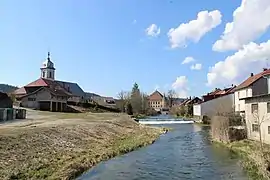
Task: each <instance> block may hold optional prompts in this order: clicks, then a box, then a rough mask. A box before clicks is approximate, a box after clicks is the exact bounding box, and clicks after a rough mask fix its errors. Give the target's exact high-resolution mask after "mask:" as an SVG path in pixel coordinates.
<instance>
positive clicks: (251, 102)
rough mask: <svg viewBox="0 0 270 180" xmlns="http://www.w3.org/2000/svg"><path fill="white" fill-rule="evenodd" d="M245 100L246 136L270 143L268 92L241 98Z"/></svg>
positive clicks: (269, 99)
mask: <svg viewBox="0 0 270 180" xmlns="http://www.w3.org/2000/svg"><path fill="white" fill-rule="evenodd" d="M242 100H244V101H245V118H246V125H247V133H248V138H249V139H252V140H257V141H259V140H260V133H259V129H260V130H261V135H262V140H263V142H264V143H267V144H270V94H265V95H261V96H255V97H247V98H244V99H242Z"/></svg>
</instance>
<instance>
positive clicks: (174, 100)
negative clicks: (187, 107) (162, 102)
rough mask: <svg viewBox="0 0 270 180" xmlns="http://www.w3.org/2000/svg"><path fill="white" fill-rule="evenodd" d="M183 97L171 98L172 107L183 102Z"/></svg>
mask: <svg viewBox="0 0 270 180" xmlns="http://www.w3.org/2000/svg"><path fill="white" fill-rule="evenodd" d="M184 100H185V99H183V98H173V99H172V107H178V106H180V105H181V104H182V102H184Z"/></svg>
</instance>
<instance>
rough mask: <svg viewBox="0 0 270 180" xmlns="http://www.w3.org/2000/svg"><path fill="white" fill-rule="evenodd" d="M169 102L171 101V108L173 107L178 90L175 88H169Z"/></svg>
mask: <svg viewBox="0 0 270 180" xmlns="http://www.w3.org/2000/svg"><path fill="white" fill-rule="evenodd" d="M167 96H168V101H169V102H168V103H169V108H171V107H172V105H173V100H174V98H176V92H175V91H174V90H173V89H171V90H169V91H168V95H167Z"/></svg>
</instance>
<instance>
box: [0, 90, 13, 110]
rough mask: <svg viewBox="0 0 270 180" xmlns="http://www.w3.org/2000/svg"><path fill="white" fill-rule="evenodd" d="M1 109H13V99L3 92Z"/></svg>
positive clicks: (0, 99)
mask: <svg viewBox="0 0 270 180" xmlns="http://www.w3.org/2000/svg"><path fill="white" fill-rule="evenodd" d="M0 108H13V102H12V99H11V98H10V97H9V96H8V95H7V94H6V93H3V92H0Z"/></svg>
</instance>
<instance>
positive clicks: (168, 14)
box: [0, 0, 270, 97]
mask: <svg viewBox="0 0 270 180" xmlns="http://www.w3.org/2000/svg"><path fill="white" fill-rule="evenodd" d="M252 1H254V0H252ZM267 1H268V0H258V2H261V4H262V5H263V6H258V7H260V8H269V7H270V3H268V2H267ZM241 2H242V1H241V0H233V1H228V0H219V1H216V0H215V1H214V0H205V1H198V0H189V1H180V0H79V1H74V0H57V1H55V0H46V1H45V0H39V1H36V0H25V1H20V0H3V1H1V2H0V23H1V28H0V40H1V43H0V55H1V60H0V61H1V66H2V68H1V71H0V74H1V82H0V83H8V84H12V85H18V86H22V85H25V84H27V83H29V82H31V81H33V80H35V79H37V78H39V76H40V70H39V68H40V66H41V64H42V62H43V61H44V60H45V58H46V55H47V51H48V50H50V52H51V58H52V61H53V62H54V63H55V66H56V78H57V79H59V80H67V81H73V82H77V83H78V84H79V85H80V86H81V87H82V88H83V89H84V90H85V91H90V92H96V93H99V94H102V95H106V96H114V97H116V95H117V93H118V92H119V91H121V90H130V89H131V88H132V85H133V83H134V82H137V83H138V84H139V86H140V88H141V90H142V91H145V92H147V93H150V92H152V91H154V90H155V88H156V87H158V89H159V90H160V91H167V90H168V89H171V88H175V90H176V91H177V92H179V95H181V96H183V95H188V96H189V95H191V96H193V95H197V96H200V95H202V94H203V93H206V92H208V91H210V90H212V89H213V88H214V87H224V86H227V85H230V84H232V83H238V82H241V80H243V78H245V77H246V76H247V74H249V73H250V70H252V71H253V70H254V71H255V72H256V71H259V70H260V68H261V67H262V66H264V64H265V58H267V57H270V56H269V55H270V54H269V53H266V54H265V51H266V50H265V51H264V52H262V53H261V54H259V55H258V54H256V53H255V55H258V57H259V60H260V61H258V62H257V61H256V62H255V64H258V63H261V64H260V66H258V68H254V59H258V58H257V56H254V53H253V54H252V52H251V55H253V56H252V57H251V58H250V60H249V62H250V63H249V65H248V66H247V67H243V66H242V67H241V66H238V65H237V63H238V64H239V62H240V60H239V58H238V59H237V57H238V56H237V54H236V56H237V57H236V56H235V53H237V52H240V54H241V52H243V51H244V52H246V51H245V45H247V44H249V43H251V42H254V43H257V44H253V45H254V46H256V45H258V46H259V45H260V44H259V43H262V42H267V40H268V39H269V38H270V35H269V30H268V28H269V25H270V22H269V21H270V20H268V19H269V18H266V19H267V20H265V22H264V23H263V24H262V26H260V27H262V28H264V29H263V31H262V30H261V29H262V28H261V29H259V30H258V29H257V31H256V29H255V30H250V31H251V32H248V33H246V34H245V33H244V34H245V37H242V38H239V43H238V45H239V46H234V47H232V48H230V47H228V46H225V45H224V46H222V48H219V50H214V48H213V44H214V43H215V42H216V41H217V40H219V39H221V35H222V33H223V32H224V30H225V26H226V23H229V22H235V29H236V30H234V33H231V34H232V35H230V34H229V35H228V37H226V39H225V40H228V39H229V38H231V39H233V38H232V37H235V36H233V35H235V34H237V31H238V34H239V31H240V30H241V28H240V27H242V28H243V27H245V28H244V29H246V28H248V27H250V24H248V21H247V22H245V23H246V24H245V23H243V22H244V20H245V19H244V20H243V19H240V20H241V21H240V20H239V18H238V19H237V18H235V17H237V16H234V15H233V12H234V11H235V10H236V9H237V8H238V7H239V6H240V5H241ZM253 3H256V2H253ZM263 3H264V4H263ZM258 4H259V3H258ZM242 5H243V4H242ZM245 7H254V5H253V6H252V4H249V5H246V6H244V5H243V8H242V9H244V11H243V12H249V11H251V10H250V8H246V9H247V10H246V11H245ZM256 7H257V6H256ZM215 10H217V11H218V12H220V14H221V15H222V17H221V18H220V19H221V22H220V23H216V25H213V26H214V27H212V28H210V30H207V32H205V33H203V35H201V37H200V38H199V40H197V41H196V42H195V41H193V40H192V38H190V39H191V40H187V41H185V43H184V44H185V47H175V48H172V42H171V41H170V38H169V37H168V32H169V30H170V29H171V28H177V27H179V25H180V24H182V23H189V22H190V21H192V20H196V19H197V14H198V13H199V12H201V11H208V12H211V11H215ZM248 10H249V11H248ZM264 10H265V12H266V13H265V14H262V13H261V12H264V11H263V10H261V11H259V8H257V9H255V10H254V12H253V11H252V12H253V13H255V15H256V16H254V18H252V16H251V18H249V21H251V23H252V22H258V19H260V18H262V17H265V16H266V15H269V12H268V11H266V10H267V9H264ZM267 12H268V14H267ZM256 13H257V14H256ZM260 13H261V14H260ZM243 14H244V13H243ZM246 14H247V13H246ZM249 14H250V13H249ZM250 15H251V14H250ZM266 17H267V16H266ZM268 17H269V16H268ZM240 18H242V17H240ZM256 18H257V19H256ZM237 20H238V21H237ZM203 23H204V24H200V23H197V25H199V26H190V27H189V28H187V29H188V30H189V33H191V35H192V32H193V29H195V31H196V30H197V31H198V29H199V30H200V29H203V25H205V26H209V25H210V24H209V23H207V22H203ZM237 23H238V24H240V25H238V26H237ZM241 23H242V24H241ZM152 24H154V25H156V26H157V27H158V28H160V33H157V32H156V34H155V35H154V36H151V35H148V34H147V32H146V29H147V28H148V27H149V26H150V25H152ZM195 25H196V24H195ZM248 25H249V26H248ZM259 25H260V24H258V26H259ZM196 27H197V28H196ZM237 27H239V28H238V29H237ZM192 28H193V29H192ZM253 29H254V28H253ZM258 31H260V32H258ZM242 32H243V31H242ZM197 33H198V32H197ZM256 33H257V34H256ZM195 34H196V32H195ZM254 34H255V35H254ZM180 35H181V34H180ZM193 35H194V34H193ZM181 36H185V37H186V38H187V37H190V36H188V34H183V33H182V35H181ZM242 36H244V35H242ZM176 38H178V41H177V42H179V36H176ZM180 39H181V38H180ZM228 41H229V40H228ZM240 42H241V43H240ZM228 44H230V43H228ZM235 44H237V43H235ZM269 44H270V43H269ZM266 45H267V46H266ZM266 45H265V46H264V45H263V48H266V49H267V48H269V46H268V43H267V44H266ZM250 46H251V45H250ZM226 47H227V48H226ZM256 47H257V46H256ZM256 47H254V48H256ZM254 48H251V49H254ZM217 49H218V48H217ZM220 49H222V51H221V50H220ZM261 49H262V48H261ZM251 51H252V50H251ZM248 53H250V52H248ZM263 53H264V54H263ZM242 54H243V53H242ZM262 54H263V55H262ZM228 56H232V58H231V59H232V60H227V61H226V60H225V59H226V57H228ZM186 57H193V58H194V59H195V60H196V61H195V62H190V63H188V64H182V62H183V60H184V59H185V58H186ZM245 57H250V56H249V54H245ZM235 59H236V60H235ZM241 60H242V61H241V62H243V61H244V60H243V58H242V59H241ZM219 61H221V62H223V63H218V62H219ZM224 62H225V63H224ZM196 63H199V64H201V65H202V68H201V69H200V70H192V69H191V68H190V66H192V65H195V64H196ZM216 63H218V64H221V65H216V66H215V64H216ZM223 66H224V67H223ZM230 66H232V67H230ZM234 66H235V67H237V68H234ZM209 67H214V68H213V69H212V70H210V69H209ZM226 68H227V69H226ZM231 68H232V69H233V70H231ZM220 69H222V70H225V71H224V72H229V71H232V72H231V74H229V73H221V72H220ZM226 70H227V71H226ZM219 72H220V73H219ZM207 74H208V75H209V74H210V76H211V77H212V78H210V79H208V78H209V77H208V76H207ZM219 76H220V77H219ZM177 77H180V78H179V79H178V80H179V81H181V82H179V81H178V82H175V81H176V80H177ZM183 77H184V78H183ZM219 79H221V80H224V81H219ZM182 80H183V81H184V82H183V81H182ZM207 82H208V84H209V85H208V86H207V85H206V83H207ZM177 83H178V84H179V83H180V85H177ZM173 84H174V86H172V85H173Z"/></svg>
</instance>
